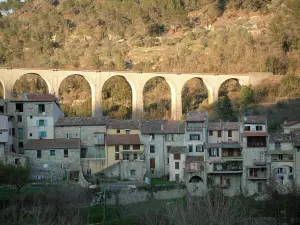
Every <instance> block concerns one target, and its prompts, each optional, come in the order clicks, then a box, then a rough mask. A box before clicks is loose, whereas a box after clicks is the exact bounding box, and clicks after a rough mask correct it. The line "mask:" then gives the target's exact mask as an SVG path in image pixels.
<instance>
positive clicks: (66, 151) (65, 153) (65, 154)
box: [64, 149, 69, 158]
mask: <svg viewBox="0 0 300 225" xmlns="http://www.w3.org/2000/svg"><path fill="white" fill-rule="evenodd" d="M64 157H65V158H68V157H69V150H68V149H64Z"/></svg>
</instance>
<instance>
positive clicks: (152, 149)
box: [150, 145, 155, 153]
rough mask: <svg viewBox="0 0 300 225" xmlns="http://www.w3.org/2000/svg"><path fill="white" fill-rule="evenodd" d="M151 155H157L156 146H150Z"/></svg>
mask: <svg viewBox="0 0 300 225" xmlns="http://www.w3.org/2000/svg"><path fill="white" fill-rule="evenodd" d="M150 153H155V146H154V145H150Z"/></svg>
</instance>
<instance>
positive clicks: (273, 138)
mask: <svg viewBox="0 0 300 225" xmlns="http://www.w3.org/2000/svg"><path fill="white" fill-rule="evenodd" d="M291 141H292V137H291V134H281V133H273V134H270V143H274V142H291Z"/></svg>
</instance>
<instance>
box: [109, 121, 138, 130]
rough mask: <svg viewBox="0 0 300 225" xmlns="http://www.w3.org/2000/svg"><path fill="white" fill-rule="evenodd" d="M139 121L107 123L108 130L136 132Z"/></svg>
mask: <svg viewBox="0 0 300 225" xmlns="http://www.w3.org/2000/svg"><path fill="white" fill-rule="evenodd" d="M139 123H140V121H139V120H112V119H110V120H109V121H108V125H107V128H108V129H130V130H138V129H139Z"/></svg>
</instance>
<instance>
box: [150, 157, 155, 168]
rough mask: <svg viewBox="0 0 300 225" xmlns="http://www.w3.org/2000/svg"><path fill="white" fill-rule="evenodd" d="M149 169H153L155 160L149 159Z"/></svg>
mask: <svg viewBox="0 0 300 225" xmlns="http://www.w3.org/2000/svg"><path fill="white" fill-rule="evenodd" d="M150 169H155V159H154V158H152V159H150Z"/></svg>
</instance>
